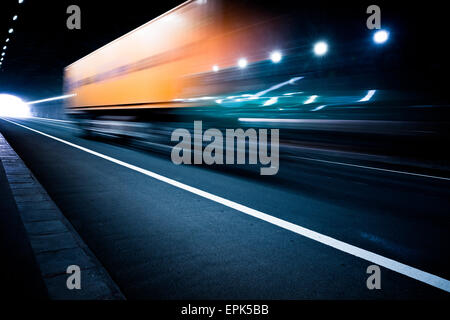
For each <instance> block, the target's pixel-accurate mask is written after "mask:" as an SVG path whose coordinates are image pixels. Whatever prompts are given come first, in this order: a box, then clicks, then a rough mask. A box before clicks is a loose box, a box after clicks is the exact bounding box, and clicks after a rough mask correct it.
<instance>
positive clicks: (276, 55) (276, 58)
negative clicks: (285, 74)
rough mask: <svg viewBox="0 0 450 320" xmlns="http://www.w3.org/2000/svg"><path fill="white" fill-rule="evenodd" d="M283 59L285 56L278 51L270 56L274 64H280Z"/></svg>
mask: <svg viewBox="0 0 450 320" xmlns="http://www.w3.org/2000/svg"><path fill="white" fill-rule="evenodd" d="M282 58H283V55H282V54H281V52H280V51H278V50H276V51H273V52H272V53H271V54H270V60H272V62H273V63H278V62H280V61H281V59H282Z"/></svg>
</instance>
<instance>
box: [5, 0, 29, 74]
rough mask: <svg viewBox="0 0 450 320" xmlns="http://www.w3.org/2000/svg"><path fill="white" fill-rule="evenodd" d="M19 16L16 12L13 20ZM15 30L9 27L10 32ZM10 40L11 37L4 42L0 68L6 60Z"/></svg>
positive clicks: (20, 1) (20, 0) (19, 0)
mask: <svg viewBox="0 0 450 320" xmlns="http://www.w3.org/2000/svg"><path fill="white" fill-rule="evenodd" d="M23 1H24V0H18V2H19V4H21V3H23ZM17 18H18V15H17V14H16V15H14V16H13V17H12V21H16V20H17ZM13 32H14V28H9V29H8V34H12V33H13ZM9 41H10V38H9V37H8V38H6V40H5V43H4V45H3V47H2V53H1V56H0V69H1V68H2V66H3V62H4V60H5V55H6V49H8V42H9Z"/></svg>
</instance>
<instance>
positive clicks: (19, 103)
mask: <svg viewBox="0 0 450 320" xmlns="http://www.w3.org/2000/svg"><path fill="white" fill-rule="evenodd" d="M30 116H31V114H30V108H29V107H28V105H27V104H26V103H25V102H24V101H23V100H22V99H20V98H19V97H16V96H13V95H10V94H0V117H11V118H27V117H30Z"/></svg>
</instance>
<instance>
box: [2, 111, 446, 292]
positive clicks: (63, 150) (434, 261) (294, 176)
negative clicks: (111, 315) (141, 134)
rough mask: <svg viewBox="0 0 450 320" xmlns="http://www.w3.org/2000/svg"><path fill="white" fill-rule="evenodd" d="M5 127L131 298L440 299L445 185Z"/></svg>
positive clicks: (35, 125) (64, 127)
mask: <svg viewBox="0 0 450 320" xmlns="http://www.w3.org/2000/svg"><path fill="white" fill-rule="evenodd" d="M13 121H14V122H15V123H16V124H14V123H11V122H8V121H6V120H3V119H1V120H0V131H1V132H2V134H3V135H4V136H5V138H6V139H7V140H8V142H9V143H10V144H11V146H12V147H13V148H14V149H15V151H16V152H17V153H18V154H19V156H20V157H21V158H22V159H23V161H24V162H25V164H26V165H27V166H28V167H29V168H30V169H31V171H32V172H33V173H34V175H35V176H36V177H37V179H38V180H39V181H40V183H41V184H42V185H43V186H44V188H45V189H46V190H47V192H48V193H49V195H50V196H51V197H52V199H53V200H54V201H55V203H56V204H57V205H58V207H59V208H60V209H61V211H62V212H63V214H64V215H65V216H66V217H67V218H68V219H69V221H70V222H71V223H72V224H73V226H74V227H75V229H76V230H77V231H78V233H79V234H80V236H81V237H82V238H83V239H84V241H85V242H86V244H87V245H88V246H89V247H90V249H91V250H92V251H93V252H94V254H95V255H96V256H97V258H98V259H99V261H100V262H101V263H102V264H103V265H104V267H105V268H106V270H107V271H108V272H109V273H110V275H111V277H112V278H113V280H114V281H115V282H116V283H117V284H118V286H119V287H120V289H121V290H122V292H123V293H124V295H125V296H126V298H128V299H359V298H362V299H406V298H444V299H448V297H449V294H448V292H446V291H445V290H442V289H439V288H436V283H437V284H440V285H442V286H444V287H446V288H449V287H448V285H449V284H448V281H447V280H446V279H450V273H449V266H450V259H449V252H450V241H449V240H450V234H449V232H448V231H449V230H450V220H449V208H450V188H449V187H450V181H449V180H445V179H437V178H433V177H422V176H413V175H408V174H403V173H401V172H388V171H380V170H375V169H371V168H362V167H352V166H345V165H338V164H334V163H326V162H318V161H310V160H306V159H305V160H301V159H299V160H298V162H297V163H291V162H289V163H288V162H286V161H283V160H282V161H281V162H280V172H279V174H278V176H277V177H271V176H263V177H261V176H259V175H257V174H253V173H251V172H249V173H245V172H242V171H238V170H213V169H211V168H207V167H200V166H186V165H185V166H176V165H174V164H173V163H172V162H171V161H170V159H169V158H168V157H167V156H163V155H161V154H156V153H152V152H149V151H145V150H139V149H136V148H132V147H128V146H124V145H120V144H116V143H112V142H105V141H103V140H99V139H85V138H83V137H82V136H81V135H80V133H79V131H78V129H77V128H76V127H75V126H74V125H73V124H71V123H69V122H61V121H48V120H39V119H28V120H13ZM17 124H21V125H23V126H26V127H27V128H25V127H23V126H19V125H17ZM30 129H33V130H37V131H38V132H37V131H33V130H30ZM44 134H45V135H44ZM54 138H58V139H61V140H55V139H54ZM68 143H71V144H72V145H69V144H68ZM83 148H85V149H83ZM285 177H287V178H286V179H285ZM174 181H176V183H175V182H174ZM177 183H179V184H177ZM202 192H204V193H202ZM264 214H266V215H264ZM277 218H278V219H277ZM279 219H281V220H279ZM289 223H290V224H289ZM288 229H289V230H288ZM324 236H328V237H329V238H328V237H324ZM336 240H339V241H336ZM350 245H351V246H350ZM361 249H362V250H361ZM373 254H376V255H373ZM384 258H388V259H391V260H383V259H384ZM379 259H381V260H382V261H385V264H386V266H387V267H383V266H382V267H381V289H380V290H376V289H375V290H369V289H368V288H367V286H366V280H367V278H368V277H369V274H367V273H366V270H367V267H368V266H370V265H373V264H380V263H379V262H380V261H381V260H379ZM425 272H426V273H425ZM405 273H406V274H409V276H407V275H405ZM431 275H434V276H436V277H433V276H431ZM427 279H428V280H429V281H431V282H432V283H434V285H430V284H427V283H425V282H427V281H428V280H427ZM430 279H431V280H430ZM433 281H434V282H433Z"/></svg>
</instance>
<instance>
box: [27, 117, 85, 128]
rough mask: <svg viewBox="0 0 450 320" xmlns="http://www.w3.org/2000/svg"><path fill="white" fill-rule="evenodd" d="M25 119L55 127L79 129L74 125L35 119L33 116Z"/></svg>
mask: <svg viewBox="0 0 450 320" xmlns="http://www.w3.org/2000/svg"><path fill="white" fill-rule="evenodd" d="M23 121H30V122H34V123H39V124H44V125H46V126H54V127H58V128H64V129H70V130H79V129H78V128H76V127H74V126H73V125H65V124H61V123H54V122H53V121H47V122H42V121H39V120H37V119H33V118H27V119H23Z"/></svg>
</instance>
